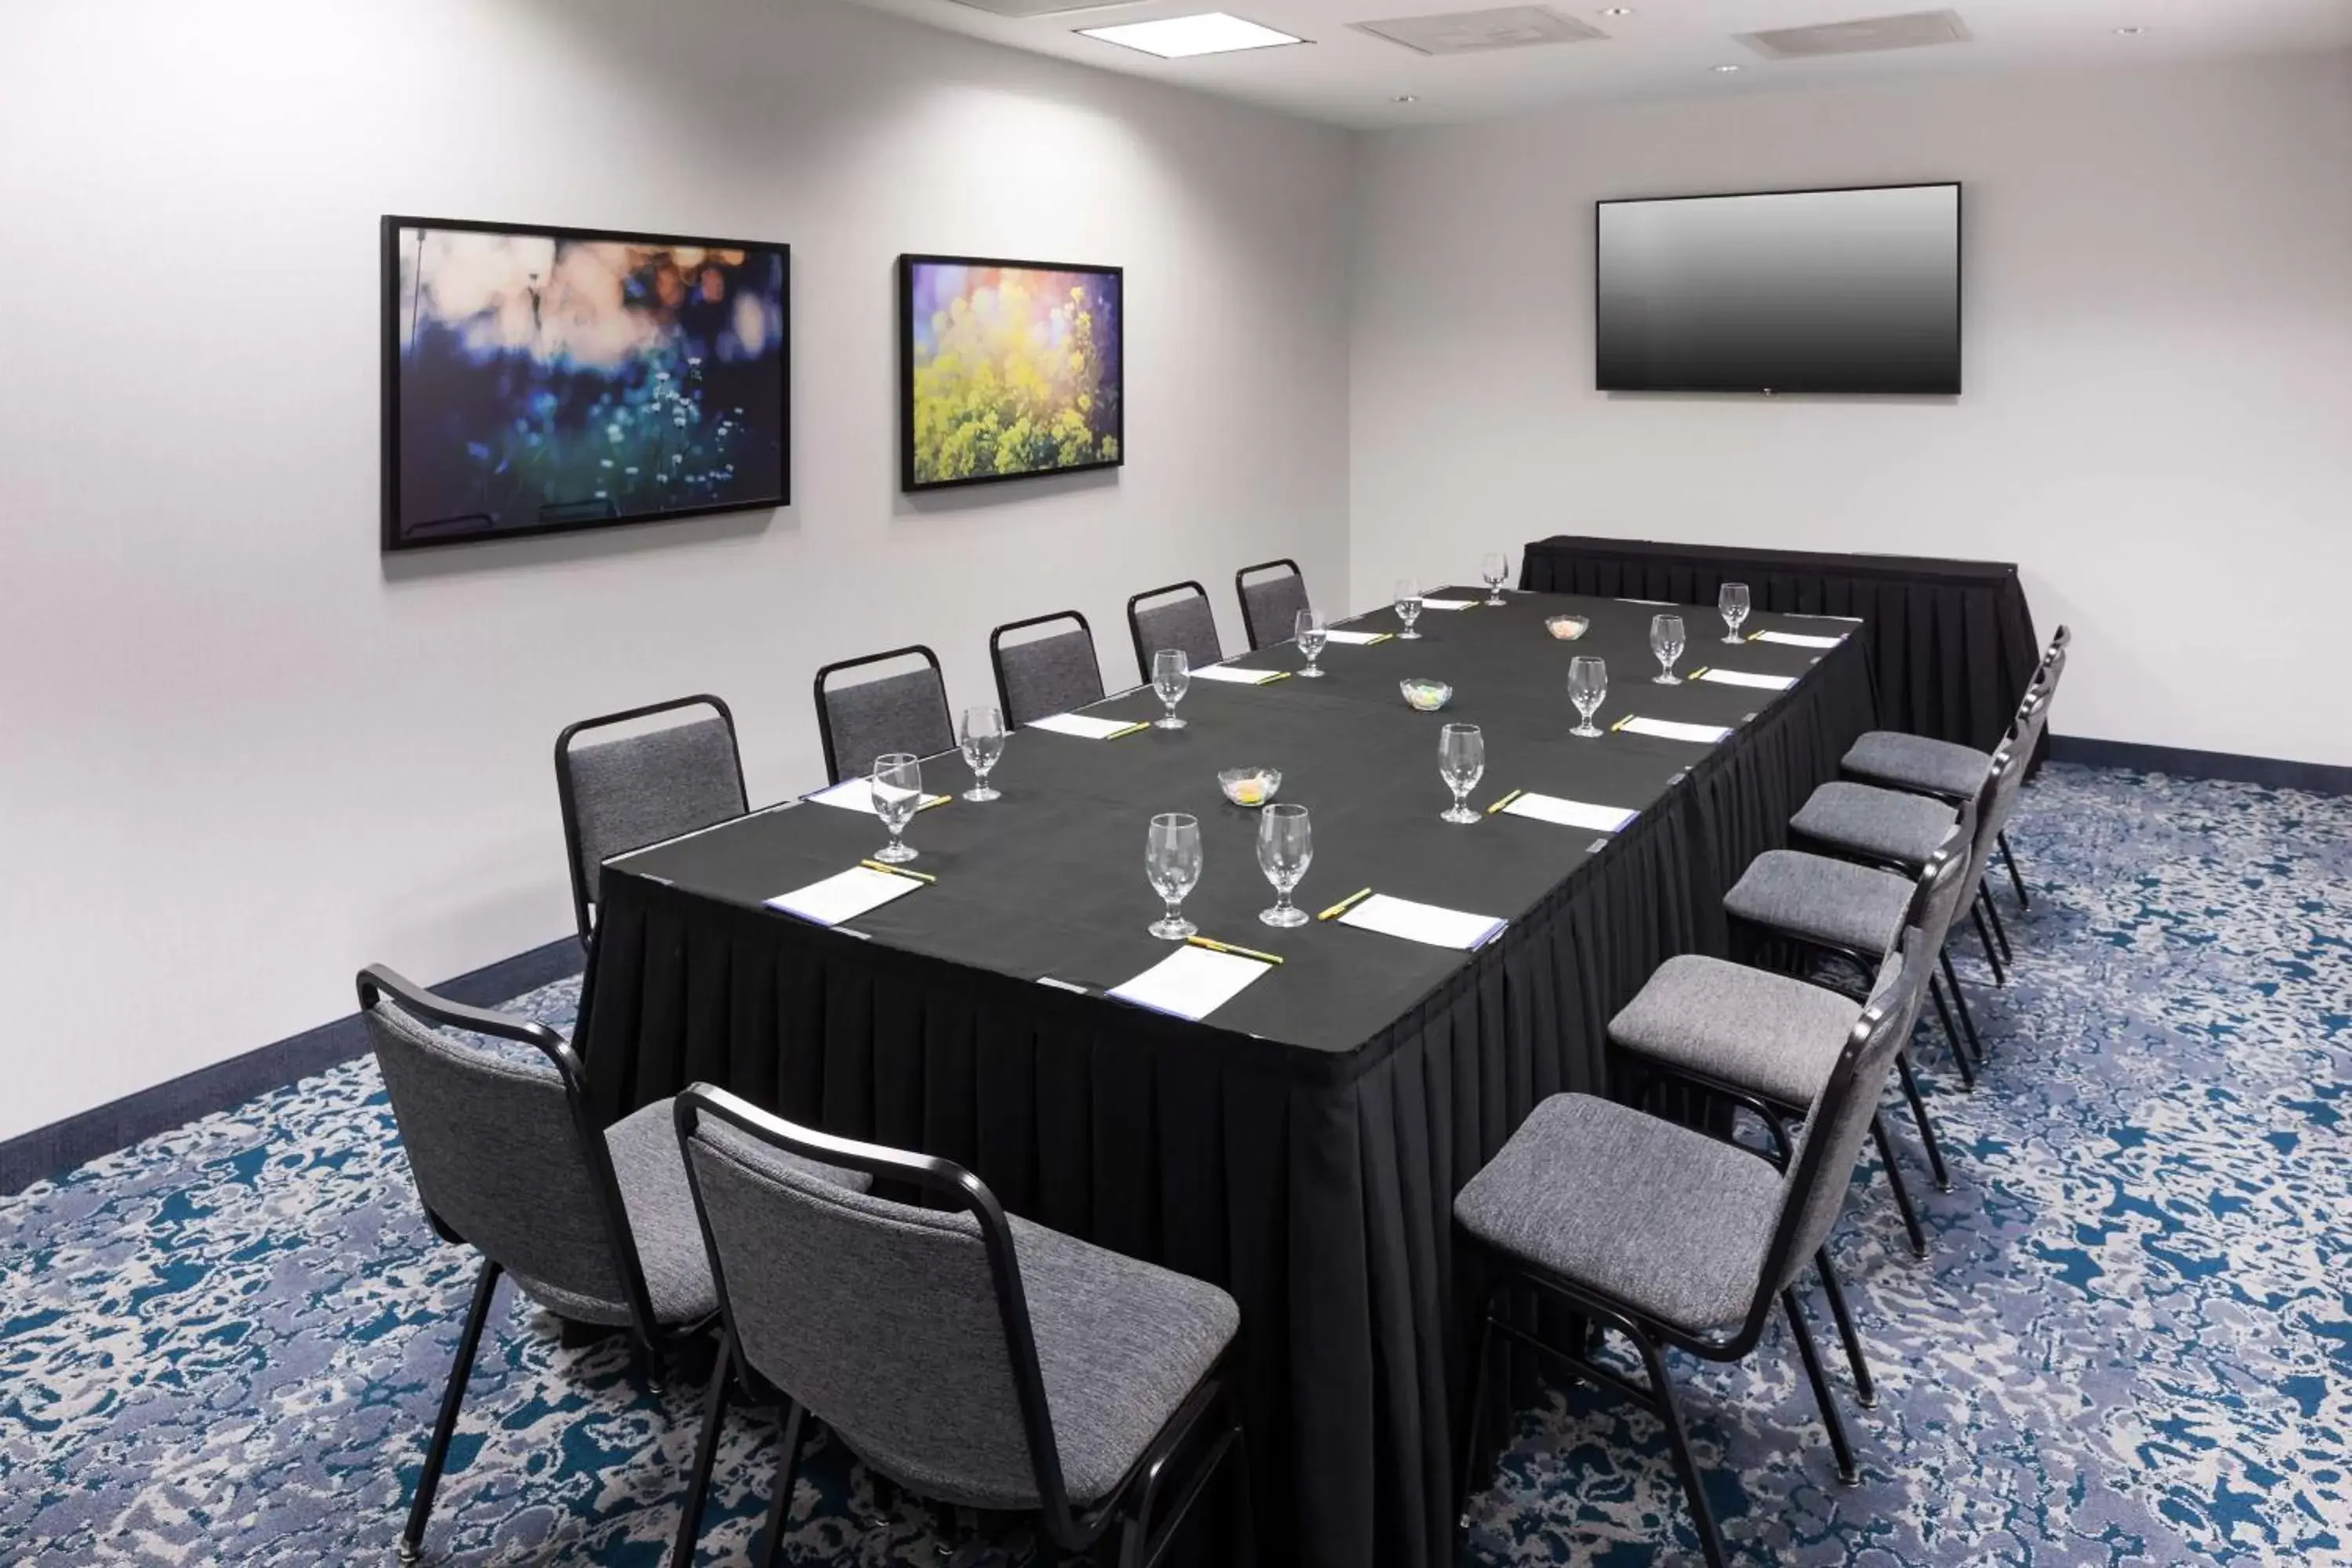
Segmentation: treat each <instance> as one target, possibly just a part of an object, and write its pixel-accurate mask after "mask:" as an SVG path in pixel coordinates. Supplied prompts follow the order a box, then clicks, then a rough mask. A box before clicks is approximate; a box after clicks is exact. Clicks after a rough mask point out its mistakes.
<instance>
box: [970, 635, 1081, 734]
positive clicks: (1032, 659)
mask: <svg viewBox="0 0 2352 1568" xmlns="http://www.w3.org/2000/svg"><path fill="white" fill-rule="evenodd" d="M1055 621H1076V623H1077V626H1076V628H1075V629H1074V630H1070V631H1065V632H1055V633H1054V634H1052V635H1051V636H1049V637H1032V638H1030V639H1029V640H1028V641H1026V642H1018V643H1013V644H1011V645H1009V646H1008V645H1007V644H1006V643H1005V641H1004V634H1005V633H1007V632H1016V631H1022V630H1024V629H1026V628H1027V627H1030V626H1048V625H1051V624H1052V623H1054V622H1055ZM988 662H989V665H990V667H991V668H993V669H994V670H995V671H996V700H997V703H998V704H999V706H1000V707H1001V708H1002V709H1003V713H1004V721H1005V723H1006V724H1008V725H1011V726H1013V727H1014V728H1018V727H1019V726H1021V725H1023V724H1026V723H1029V722H1031V721H1034V720H1038V719H1045V718H1049V717H1051V716H1052V715H1054V714H1055V713H1066V712H1068V711H1069V710H1071V709H1073V708H1083V707H1085V706H1086V705H1087V703H1089V702H1092V701H1094V700H1096V699H1097V698H1099V697H1100V696H1102V694H1103V681H1102V661H1101V660H1099V659H1098V658H1096V657H1095V634H1094V628H1093V627H1091V626H1087V618H1086V616H1082V615H1080V614H1078V612H1077V611H1076V610H1056V611H1055V612H1054V613H1053V614H1052V615H1050V616H1030V617H1029V618H1028V619H1027V620H1025V621H1008V622H1007V623H1005V624H1004V625H1003V626H999V627H997V628H996V629H995V630H994V631H992V632H991V633H989V634H988Z"/></svg>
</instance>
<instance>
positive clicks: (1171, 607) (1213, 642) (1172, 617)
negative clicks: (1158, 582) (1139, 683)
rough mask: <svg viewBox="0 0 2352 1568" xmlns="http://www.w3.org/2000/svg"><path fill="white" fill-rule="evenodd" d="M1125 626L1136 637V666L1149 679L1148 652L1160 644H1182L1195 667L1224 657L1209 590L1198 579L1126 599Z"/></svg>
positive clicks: (1156, 648)
mask: <svg viewBox="0 0 2352 1568" xmlns="http://www.w3.org/2000/svg"><path fill="white" fill-rule="evenodd" d="M1180 593H1181V594H1182V595H1184V597H1182V598H1181V599H1171V600H1170V601H1169V602H1168V603H1166V604H1164V605H1152V606H1151V607H1150V608H1149V609H1139V608H1137V605H1139V604H1140V603H1141V602H1142V601H1143V600H1145V599H1156V598H1158V597H1159V596H1160V595H1162V594H1180ZM1127 629H1128V631H1129V633H1130V634H1131V635H1132V636H1133V637H1134V638H1135V667H1136V668H1138V669H1139V670H1140V671H1142V672H1143V679H1146V680H1149V679H1151V656H1152V655H1153V654H1154V653H1157V652H1158V651H1159V650H1160V649H1161V648H1163V647H1181V648H1182V649H1183V650H1184V658H1185V660H1186V662H1187V663H1189V664H1191V665H1192V668H1195V669H1198V668H1200V667H1201V666H1202V665H1204V664H1214V663H1216V662H1217V661H1218V660H1219V659H1221V658H1224V657H1225V649H1224V645H1223V643H1221V642H1219V641H1218V640H1217V617H1216V616H1213V615H1212V614H1211V613H1210V611H1209V591H1208V590H1207V589H1206V588H1203V587H1202V586H1201V584H1198V583H1190V582H1187V583H1171V584H1168V585H1167V586H1166V587H1164V588H1147V589H1145V590H1144V591H1143V592H1142V593H1140V594H1138V595H1135V597H1134V598H1132V599H1129V601H1128V602H1127Z"/></svg>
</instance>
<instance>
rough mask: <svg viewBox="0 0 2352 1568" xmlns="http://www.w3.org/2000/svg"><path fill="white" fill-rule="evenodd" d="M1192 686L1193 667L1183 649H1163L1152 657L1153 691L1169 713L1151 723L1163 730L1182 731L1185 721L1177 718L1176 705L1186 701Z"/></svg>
mask: <svg viewBox="0 0 2352 1568" xmlns="http://www.w3.org/2000/svg"><path fill="white" fill-rule="evenodd" d="M1191 685H1192V664H1191V662H1190V661H1188V660H1187V659H1186V658H1184V650H1183V649H1182V648H1181V647H1163V648H1161V649H1160V651H1159V652H1158V653H1155V654H1153V655H1152V656H1151V689H1152V690H1154V691H1156V692H1158V693H1159V694H1160V701H1161V702H1162V703H1163V704H1165V705H1166V707H1167V709H1168V711H1167V712H1166V713H1164V714H1162V715H1161V716H1160V717H1159V718H1157V719H1154V720H1153V721H1151V722H1152V724H1153V725H1154V727H1156V728H1158V729H1161V730H1181V729H1182V728H1183V727H1184V721H1183V720H1181V719H1179V718H1178V717H1176V704H1178V703H1179V702H1181V701H1183V700H1184V692H1185V689H1186V688H1188V687H1190V686H1191Z"/></svg>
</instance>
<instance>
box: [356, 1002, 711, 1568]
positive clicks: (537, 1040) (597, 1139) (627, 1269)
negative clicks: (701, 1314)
mask: <svg viewBox="0 0 2352 1568" xmlns="http://www.w3.org/2000/svg"><path fill="white" fill-rule="evenodd" d="M357 986H358V991H359V1003H360V1011H361V1012H362V1014H364V1013H366V1012H368V1011H370V1010H371V1009H373V1007H374V1006H375V1005H376V1004H377V1003H378V1002H379V1001H382V1000H383V999H384V998H385V997H390V998H391V1000H392V1002H393V1003H394V1005H396V1006H398V1007H399V1008H400V1010H401V1011H402V1012H404V1013H406V1014H408V1015H409V1016H412V1017H415V1018H416V1019H419V1020H420V1021H422V1022H425V1023H427V1024H436V1025H439V1026H442V1027H444V1028H450V1029H466V1030H470V1031H472V1032H473V1033H475V1034H478V1035H488V1036H489V1037H492V1038H494V1039H501V1040H512V1041H514V1042H516V1043H518V1044H520V1045H526V1046H530V1047H534V1048H535V1049H537V1050H538V1051H539V1052H540V1053H541V1055H543V1056H545V1057H546V1058H547V1059H548V1060H549V1061H550V1062H551V1063H552V1064H553V1065H554V1068H555V1071H556V1076H557V1077H558V1078H559V1079H562V1084H563V1098H564V1100H565V1102H566V1103H567V1104H568V1105H569V1106H570V1107H571V1109H572V1128H573V1131H575V1132H577V1134H578V1135H579V1139H580V1148H581V1154H582V1157H583V1159H585V1160H586V1161H587V1163H588V1168H589V1173H590V1174H591V1176H592V1177H593V1180H594V1182H595V1184H596V1193H597V1196H598V1197H599V1199H600V1200H601V1201H602V1207H603V1209H604V1233H605V1240H606V1243H607V1244H608V1245H609V1246H610V1247H612V1249H613V1258H614V1262H615V1264H616V1265H617V1267H618V1272H619V1274H620V1277H621V1289H622V1297H623V1300H624V1301H625V1303H626V1305H627V1307H628V1309H629V1324H628V1333H629V1341H630V1344H631V1346H632V1347H633V1348H634V1349H635V1352H637V1354H638V1356H639V1357H640V1358H641V1359H642V1361H643V1363H644V1364H645V1366H646V1368H647V1369H648V1371H649V1372H650V1373H652V1374H653V1375H654V1377H655V1378H656V1381H657V1382H658V1381H659V1378H660V1374H661V1365H662V1357H663V1356H664V1354H665V1353H667V1352H668V1351H669V1350H670V1349H671V1348H672V1347H674V1346H675V1345H677V1344H678V1343H680V1342H684V1341H686V1340H688V1339H691V1338H693V1337H695V1336H696V1335H698V1334H699V1333H701V1332H702V1331H704V1329H706V1328H707V1327H708V1326H709V1319H708V1318H703V1319H700V1320H698V1321H695V1322H693V1323H690V1324H680V1325H677V1326H676V1327H675V1328H670V1329H665V1328H663V1327H662V1325H661V1324H660V1322H659V1321H657V1320H656V1318H655V1316H654V1310H653V1301H652V1300H651V1298H650V1297H649V1296H648V1294H647V1292H646V1274H645V1266H644V1265H643V1264H642V1263H641V1262H640V1261H639V1260H638V1258H637V1244H636V1238H635V1235H634V1234H633V1233H632V1232H631V1231H630V1229H629V1215H628V1209H627V1207H626V1206H625V1205H624V1204H623V1202H622V1200H621V1185H620V1183H619V1181H618V1180H617V1179H616V1178H615V1177H614V1174H613V1161H612V1155H611V1153H610V1152H609V1151H608V1150H607V1149H606V1147H605V1143H604V1130H603V1129H602V1128H600V1127H598V1126H597V1125H596V1123H595V1121H594V1118H593V1116H592V1115H591V1114H590V1112H589V1109H588V1100H587V1096H586V1095H585V1094H583V1092H582V1090H581V1079H580V1058H579V1056H578V1055H577V1054H576V1053H574V1052H573V1050H572V1047H571V1046H570V1045H568V1044H566V1043H565V1041H564V1038H563V1037H562V1036H561V1035H559V1034H557V1033H556V1032H555V1031H554V1030H553V1029H551V1028H549V1027H548V1026H546V1025H544V1024H540V1023H534V1022H532V1021H531V1020H530V1019H527V1018H512V1017H509V1016H507V1015H505V1014H503V1013H493V1012H490V1011H488V1009H486V1008H481V1007H469V1006H467V1005H464V1004H462V1003H457V1002H452V1001H449V1000H448V999H446V997H441V996H436V995H435V994H433V993H432V992H430V991H427V990H425V988H424V987H423V986H421V985H418V984H415V982H414V981H411V980H408V979H405V978H404V977H403V976H402V975H400V974H398V973H394V971H392V970H390V969H387V968H385V967H383V965H381V964H370V965H369V966H368V967H366V968H365V969H362V970H361V971H360V972H359V976H358V980H357ZM417 1201H418V1204H419V1205H420V1206H421V1207H423V1208H424V1210H425V1221H426V1223H427V1224H429V1225H430V1226H432V1227H433V1232H434V1234H435V1235H436V1236H438V1237H440V1238H441V1239H442V1240H444V1241H446V1242H449V1243H451V1244H452V1245H454V1246H458V1247H470V1246H472V1245H473V1243H472V1242H470V1241H469V1240H467V1238H466V1237H463V1236H461V1235H459V1234H458V1233H457V1230H455V1229H454V1228H453V1227H452V1226H450V1225H449V1223H448V1222H447V1221H446V1220H445V1219H443V1218H442V1217H441V1216H440V1215H438V1214H436V1213H435V1212H434V1209H433V1205H430V1204H427V1203H425V1201H424V1195H423V1194H422V1193H420V1194H418V1198H417ZM502 1272H503V1268H502V1267H501V1266H500V1264H499V1261H498V1259H497V1258H491V1257H489V1256H488V1255H487V1254H486V1255H484V1257H483V1258H482V1269H481V1272H480V1273H479V1274H478V1275H477V1276H476V1277H475V1279H474V1295H473V1300H472V1302H471V1303H470V1304H469V1305H468V1306H467V1309H466V1326H465V1328H464V1330H463V1331H461V1332H460V1333H459V1335H458V1336H457V1355H456V1357H455V1358H454V1359H453V1360H452V1362H451V1363H450V1367H449V1381H448V1384H447V1385H446V1387H445V1388H444V1389H443V1390H442V1394H441V1410H440V1414H439V1415H436V1417H435V1418H434V1422H433V1438H432V1441H431V1442H430V1443H429V1444H428V1445H427V1446H426V1447H425V1467H424V1468H423V1469H422V1470H421V1471H419V1472H418V1474H417V1478H416V1494H415V1498H414V1499H413V1500H411V1502H410V1504H409V1510H408V1522H407V1524H406V1526H405V1527H404V1529H403V1530H402V1531H401V1536H400V1560H401V1561H402V1562H403V1563H414V1562H415V1561H416V1560H417V1557H418V1556H419V1555H420V1553H421V1552H422V1551H423V1549H424V1540H425V1525H426V1523H427V1522H428V1521H430V1519H431V1517H432V1514H433V1499H434V1495H435V1494H436V1492H437V1491H438V1490H439V1489H440V1486H441V1471H442V1467H443V1466H444V1465H446V1463H447V1461H448V1458H449V1440H450V1438H451V1437H452V1436H455V1434H456V1432H457V1412H458V1409H459V1407H460V1406H461V1405H463V1404H464V1403H465V1398H466V1384H467V1382H468V1381H470V1379H471V1377H472V1375H473V1368H474V1357H475V1356H476V1354H477V1353H478V1352H479V1351H480V1349H481V1342H482V1329H483V1326H484V1324H485V1323H487V1322H488V1319H489V1314H490V1301H491V1299H492V1298H493V1297H494V1296H496V1295H497V1293H498V1284H499V1274H500V1273H502ZM714 1375H715V1374H714Z"/></svg>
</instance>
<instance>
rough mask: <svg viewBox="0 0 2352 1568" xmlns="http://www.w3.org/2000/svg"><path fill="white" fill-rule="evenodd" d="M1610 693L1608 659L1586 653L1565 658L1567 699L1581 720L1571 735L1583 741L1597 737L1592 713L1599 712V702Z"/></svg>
mask: <svg viewBox="0 0 2352 1568" xmlns="http://www.w3.org/2000/svg"><path fill="white" fill-rule="evenodd" d="M1608 696H1609V661H1608V660H1607V659H1604V658H1594V657H1593V656H1592V655H1591V654H1589V653H1585V654H1579V655H1577V656H1576V657H1575V658H1571V659H1570V660H1569V661H1568V700H1570V702H1573V703H1575V704H1576V716H1577V718H1578V719H1579V720H1580V723H1579V724H1578V725H1577V726H1576V728H1575V729H1573V730H1570V731H1569V733H1570V734H1571V735H1581V736H1583V737H1584V738H1585V739H1586V740H1588V741H1590V740H1593V739H1596V738H1597V737H1598V736H1599V735H1600V733H1601V731H1599V730H1598V729H1596V728H1594V727H1593V723H1592V716H1593V715H1594V714H1595V713H1598V712H1600V711H1601V703H1602V702H1603V701H1605V700H1607V699H1608Z"/></svg>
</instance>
